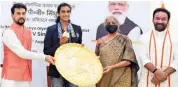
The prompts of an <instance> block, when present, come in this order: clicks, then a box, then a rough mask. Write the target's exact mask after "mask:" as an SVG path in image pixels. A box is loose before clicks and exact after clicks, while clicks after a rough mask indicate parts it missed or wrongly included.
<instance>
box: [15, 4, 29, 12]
mask: <svg viewBox="0 0 178 87" xmlns="http://www.w3.org/2000/svg"><path fill="white" fill-rule="evenodd" d="M15 8H24V9H25V11H27V7H26V6H25V5H24V4H22V3H15V4H14V5H13V6H12V8H11V13H12V14H14V12H15Z"/></svg>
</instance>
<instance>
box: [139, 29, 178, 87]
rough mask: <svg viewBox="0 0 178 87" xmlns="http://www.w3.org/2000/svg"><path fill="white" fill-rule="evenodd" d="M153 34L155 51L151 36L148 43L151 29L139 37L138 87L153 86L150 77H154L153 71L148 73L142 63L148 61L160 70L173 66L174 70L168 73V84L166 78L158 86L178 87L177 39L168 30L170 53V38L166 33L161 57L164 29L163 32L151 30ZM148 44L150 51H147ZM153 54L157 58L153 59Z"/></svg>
mask: <svg viewBox="0 0 178 87" xmlns="http://www.w3.org/2000/svg"><path fill="white" fill-rule="evenodd" d="M153 34H154V36H155V42H156V50H157V51H156V52H157V53H155V45H154V40H153V38H152V41H151V43H150V35H151V31H149V32H147V33H145V34H143V35H142V36H141V37H140V43H141V46H140V50H141V51H140V56H139V58H140V60H141V65H142V67H143V68H142V71H141V78H140V82H139V86H138V87H155V85H154V84H153V83H152V82H151V79H152V78H153V77H154V75H153V73H152V72H149V75H148V70H147V69H146V68H145V67H144V65H145V64H147V63H149V62H151V63H153V64H154V65H155V66H156V67H157V68H159V69H162V70H165V69H166V68H167V67H172V68H174V69H175V70H176V72H174V73H173V74H171V75H170V86H169V85H168V84H169V80H168V79H167V80H166V81H165V82H162V83H161V84H160V87H178V82H177V81H178V71H177V70H178V39H177V37H176V36H175V35H173V33H171V32H170V37H171V42H172V53H171V51H170V47H171V44H170V39H169V35H168V34H167V36H166V39H165V45H164V53H163V57H162V50H163V49H162V48H163V41H164V37H165V34H166V30H165V31H163V32H158V31H155V30H153ZM150 44H151V46H150ZM149 46H150V53H149ZM155 54H156V55H157V59H155ZM170 55H171V56H170ZM161 60H162V62H161ZM169 63H170V64H169ZM161 66H162V68H161ZM147 79H148V80H147ZM147 84H148V85H147Z"/></svg>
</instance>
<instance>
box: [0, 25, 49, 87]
mask: <svg viewBox="0 0 178 87" xmlns="http://www.w3.org/2000/svg"><path fill="white" fill-rule="evenodd" d="M2 41H3V43H4V44H5V45H6V46H7V47H8V48H9V49H10V50H12V52H14V53H15V54H16V55H18V56H19V57H21V58H24V59H37V60H43V61H44V60H45V56H46V55H44V54H38V53H35V52H31V51H28V50H26V49H25V48H24V47H23V46H22V44H21V43H20V41H19V39H18V38H17V36H16V34H15V32H14V31H12V30H11V29H7V30H5V31H4V32H3V37H2ZM0 87H30V82H28V81H15V80H6V79H2V81H1V86H0Z"/></svg>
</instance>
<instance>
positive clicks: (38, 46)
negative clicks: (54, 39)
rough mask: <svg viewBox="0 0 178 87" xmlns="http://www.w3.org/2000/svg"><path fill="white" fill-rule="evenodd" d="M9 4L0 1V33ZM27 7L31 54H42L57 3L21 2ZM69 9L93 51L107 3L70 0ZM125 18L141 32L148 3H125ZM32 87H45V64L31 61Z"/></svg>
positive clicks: (7, 23) (8, 14)
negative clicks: (70, 7) (45, 37)
mask: <svg viewBox="0 0 178 87" xmlns="http://www.w3.org/2000/svg"><path fill="white" fill-rule="evenodd" d="M13 3H17V2H13V1H0V11H1V12H0V30H1V31H3V30H4V29H7V28H8V27H9V26H10V24H11V23H12V18H11V11H10V9H11V7H12V5H13ZM22 3H24V4H25V5H26V6H27V14H26V17H27V18H26V23H25V25H26V26H27V27H29V28H30V29H31V30H32V31H33V32H32V33H33V34H32V35H33V48H32V49H33V51H34V52H37V53H43V40H44V36H45V33H46V28H47V27H48V26H50V25H52V24H55V19H56V11H57V7H58V5H59V4H60V3H62V2H60V1H44V2H30V1H24V2H22ZM66 3H69V4H70V5H71V6H72V13H71V22H72V23H74V24H77V25H80V26H81V28H82V31H83V44H85V45H86V46H88V48H89V49H91V50H93V51H94V49H95V43H93V42H91V40H95V38H96V30H97V27H98V25H99V24H101V23H102V22H104V20H105V18H106V17H107V16H108V15H109V11H108V1H80V2H79V1H71V2H69V1H68V2H66ZM128 4H129V8H128V13H127V16H128V17H129V18H130V19H131V20H132V21H134V22H135V23H136V24H137V25H138V26H139V27H140V28H141V29H142V30H143V32H146V31H147V30H148V29H149V22H150V21H149V18H150V17H149V16H150V12H149V11H150V10H149V6H150V2H149V1H129V2H128ZM32 87H47V79H46V63H45V62H43V61H37V60H33V81H32Z"/></svg>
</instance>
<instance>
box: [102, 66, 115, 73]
mask: <svg viewBox="0 0 178 87" xmlns="http://www.w3.org/2000/svg"><path fill="white" fill-rule="evenodd" d="M112 69H113V67H112V66H107V67H105V68H104V69H103V73H108V72H109V71H111V70H112Z"/></svg>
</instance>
